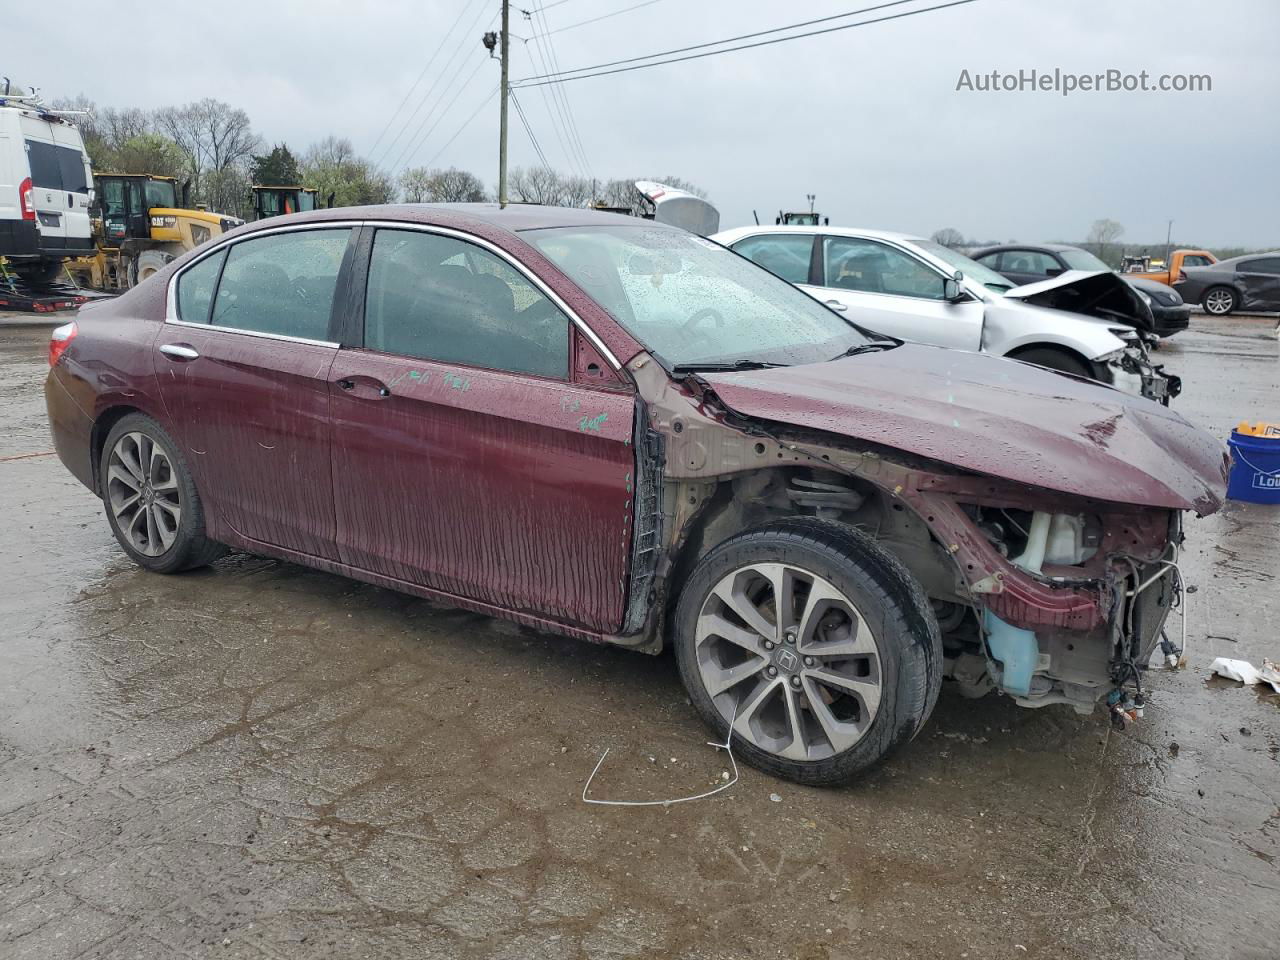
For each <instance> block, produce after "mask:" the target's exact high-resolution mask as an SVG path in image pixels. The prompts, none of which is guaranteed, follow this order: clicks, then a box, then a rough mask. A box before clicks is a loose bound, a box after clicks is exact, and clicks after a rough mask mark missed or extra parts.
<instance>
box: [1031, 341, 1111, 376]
mask: <svg viewBox="0 0 1280 960" xmlns="http://www.w3.org/2000/svg"><path fill="white" fill-rule="evenodd" d="M1013 359H1014V360H1021V361H1022V362H1023V363H1034V364H1035V365H1036V366H1037V367H1047V368H1048V369H1050V370H1058V371H1060V372H1062V373H1069V374H1072V375H1073V376H1077V377H1084V378H1085V379H1086V380H1096V379H1097V377H1096V376H1095V375H1094V373H1093V371H1092V370H1090V369H1089V365H1088V364H1087V363H1085V361H1083V360H1081V359H1080V358H1079V357H1077V356H1074V355H1073V354H1070V353H1067V352H1066V351H1065V350H1055V349H1054V348H1053V347H1033V348H1031V349H1030V350H1023V351H1022V352H1021V353H1016V354H1014V355H1013Z"/></svg>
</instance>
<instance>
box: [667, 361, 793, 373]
mask: <svg viewBox="0 0 1280 960" xmlns="http://www.w3.org/2000/svg"><path fill="white" fill-rule="evenodd" d="M785 366H787V364H785V363H771V362H770V361H768V360H746V359H742V360H708V361H707V362H705V363H677V364H676V365H675V366H673V367H672V368H671V372H672V373H715V372H717V371H720V370H765V369H767V368H769V367H785Z"/></svg>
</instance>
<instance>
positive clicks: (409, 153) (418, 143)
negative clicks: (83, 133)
mask: <svg viewBox="0 0 1280 960" xmlns="http://www.w3.org/2000/svg"><path fill="white" fill-rule="evenodd" d="M488 62H489V58H488V57H482V58H481V60H480V62H479V63H477V64H476V68H475V69H474V70H472V71H471V73H470V74H468V76H467V79H466V80H464V81H463V82H462V86H460V87H458V89H457V91H456V92H455V93H454V95H453V99H452V100H450V101H449V102H448V104H446V105H445V108H444V110H442V111H441V112H440V115H439V116H438V117H436V120H435V123H433V124H431V126H430V127H428V128H427V130H426V132H425V133H423V134H422V136H421V137H418V135H417V133H416V132H415V133H414V136H415V137H416V138H417V139H416V140H415V141H414V142H413V146H412V147H411V148H410V147H408V146H406V148H405V150H403V151H401V153H400V156H399V157H397V158H396V162H395V163H394V164H392V165H391V170H392V172H395V171H396V170H400V169H402V168H403V166H404V165H403V164H402V163H401V161H402V160H404V159H406V157H408V158H412V157H413V156H415V155H416V154H417V152H418V151H419V150H421V149H422V145H423V144H424V143H426V142H427V140H428V139H429V138H430V137H431V134H432V133H433V132H435V129H436V127H438V126H440V122H441V121H442V120H444V118H445V117H447V116H448V115H449V111H450V110H451V109H452V108H453V105H454V104H455V103H457V102H458V98H459V97H460V96H462V94H463V93H465V92H466V89H467V85H468V84H469V83H471V80H472V78H473V77H474V76H475V75H476V74H477V73H479V72H480V69H481V67H483V66H484V65H485V64H486V63H488ZM433 112H434V111H433ZM423 119H424V121H425V119H426V118H425V117H424V118H423ZM451 142H452V141H451ZM427 166H430V164H427Z"/></svg>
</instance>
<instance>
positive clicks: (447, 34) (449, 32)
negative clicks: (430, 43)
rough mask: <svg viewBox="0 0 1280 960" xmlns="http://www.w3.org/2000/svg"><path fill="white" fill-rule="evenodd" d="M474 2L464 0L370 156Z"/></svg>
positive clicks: (374, 145) (380, 135)
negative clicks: (451, 23)
mask: <svg viewBox="0 0 1280 960" xmlns="http://www.w3.org/2000/svg"><path fill="white" fill-rule="evenodd" d="M472 2H473V0H464V2H463V4H462V9H461V10H459V11H458V16H457V18H456V19H455V20H454V21H453V25H452V26H450V27H449V29H448V30H447V31H446V32H445V35H444V37H443V38H442V39H441V40H440V46H438V47H436V52H435V53H433V54H431V56H430V57H428V58H427V63H426V66H424V67H423V68H422V72H421V73H420V74H418V79H417V80H415V81H413V86H411V87H410V88H409V91H408V93H406V94H405V95H404V99H403V100H401V101H400V106H398V107H396V108H395V110H394V111H392V113H391V116H390V117H388V118H387V124H386V126H384V127H383V128H382V132H381V133H379V134H378V139H377V140H374V141H373V146H372V147H370V148H369V156H370V157H372V156H373V154H374V151H376V150H377V149H378V144H380V143H381V142H382V138H383V137H385V136H386V135H387V131H388V130H390V129H391V124H393V123H395V120H396V114H398V113H399V112H400V111H401V110H403V109H404V105H405V104H406V103H408V102H409V98H410V97H412V96H413V92H414V91H415V90H417V89H418V85H419V84H420V83H422V80H423V78H424V77H426V75H427V71H429V70H430V69H431V66H432V64H434V63H435V62H436V57H438V56H440V51H441V50H443V49H444V45H445V44H446V43H448V42H449V37H450V36H451V35H452V34H453V31H454V30H455V29H456V28H457V26H458V24H460V23H461V22H462V18H463V16H464V15H465V14H466V12H467V8H468V7H470V6H471V3H472Z"/></svg>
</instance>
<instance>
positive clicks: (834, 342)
mask: <svg viewBox="0 0 1280 960" xmlns="http://www.w3.org/2000/svg"><path fill="white" fill-rule="evenodd" d="M521 237H523V238H524V239H525V240H527V241H528V242H529V243H531V244H533V246H535V247H537V248H538V249H539V250H540V251H541V252H542V253H543V254H545V255H546V256H547V257H548V258H549V259H550V260H551V261H553V262H554V263H555V265H556V266H558V267H559V268H560V269H561V270H563V271H564V272H565V273H566V274H568V275H569V276H570V277H571V278H572V279H573V281H574V282H575V283H577V284H578V286H580V287H582V289H583V290H585V291H586V292H587V293H588V294H590V295H591V297H592V299H594V300H595V301H596V302H597V303H598V304H600V305H601V306H602V307H604V309H606V310H608V311H609V313H610V314H612V315H613V317H614V318H615V319H616V320H617V321H618V322H619V323H620V324H622V325H623V326H624V327H626V328H627V330H628V331H630V333H631V334H632V336H634V337H635V338H636V339H637V340H639V341H640V342H641V343H643V344H644V345H645V346H646V347H648V349H649V350H650V351H651V352H652V353H653V354H654V355H656V356H657V357H658V358H659V359H660V360H661V361H662V362H663V363H664V364H665V365H666V366H668V367H675V366H682V365H700V364H731V363H734V362H735V361H758V362H763V363H783V364H793V363H817V362H819V361H822V360H829V359H831V358H832V357H833V356H835V355H836V354H838V353H841V352H843V351H844V350H847V349H849V348H851V347H856V346H862V345H865V344H867V343H870V342H872V341H873V340H874V339H877V338H875V337H874V335H871V334H868V333H866V332H864V331H863V330H862V329H861V328H859V327H856V326H854V325H853V324H852V323H850V322H849V321H847V320H845V319H844V318H843V317H841V316H840V315H839V314H837V313H834V312H833V311H831V310H828V309H827V308H826V307H824V306H822V305H821V304H820V303H818V302H817V301H816V300H814V299H813V298H812V297H810V296H809V295H808V294H806V293H803V292H802V291H800V290H798V289H796V288H795V287H793V286H792V285H791V284H789V283H787V282H786V281H785V280H779V279H778V278H777V277H775V276H774V275H773V274H771V273H769V271H767V270H765V269H763V268H761V267H758V266H756V265H755V264H754V263H752V262H751V261H750V260H747V259H746V258H744V257H740V256H738V255H737V254H736V253H731V252H730V251H728V250H726V249H724V248H723V247H721V246H719V245H718V244H715V243H712V242H711V241H710V240H704V239H703V238H702V237H698V236H695V235H693V234H691V233H685V232H684V231H682V230H672V229H667V228H663V227H655V226H651V225H650V226H646V225H642V224H637V225H636V226H634V227H632V226H608V227H556V228H551V229H544V230H527V231H524V232H523V233H521Z"/></svg>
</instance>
